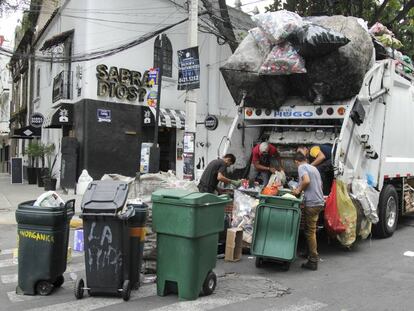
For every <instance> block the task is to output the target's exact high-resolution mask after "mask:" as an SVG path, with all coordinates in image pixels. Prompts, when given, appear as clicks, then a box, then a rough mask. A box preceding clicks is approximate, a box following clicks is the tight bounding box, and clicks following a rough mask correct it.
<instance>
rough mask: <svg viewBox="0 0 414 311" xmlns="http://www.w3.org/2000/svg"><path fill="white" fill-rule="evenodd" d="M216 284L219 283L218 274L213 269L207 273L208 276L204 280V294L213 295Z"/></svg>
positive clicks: (202, 291)
mask: <svg viewBox="0 0 414 311" xmlns="http://www.w3.org/2000/svg"><path fill="white" fill-rule="evenodd" d="M216 285H217V276H216V274H215V273H214V272H213V271H210V272H209V273H207V277H206V279H205V280H204V283H203V288H202V290H201V293H202V295H203V296H209V295H211V294H212V293H213V292H214V290H215V289H216Z"/></svg>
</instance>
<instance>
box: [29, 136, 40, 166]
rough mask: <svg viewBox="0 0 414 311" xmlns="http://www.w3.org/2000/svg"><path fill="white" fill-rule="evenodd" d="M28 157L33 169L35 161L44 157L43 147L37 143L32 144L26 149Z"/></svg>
mask: <svg viewBox="0 0 414 311" xmlns="http://www.w3.org/2000/svg"><path fill="white" fill-rule="evenodd" d="M26 153H27V156H28V157H29V159H30V164H31V167H34V164H35V160H36V159H38V158H39V157H41V156H42V147H41V144H39V143H38V142H36V141H33V142H30V143H29V145H28V146H27V148H26Z"/></svg>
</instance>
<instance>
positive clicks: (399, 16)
mask: <svg viewBox="0 0 414 311" xmlns="http://www.w3.org/2000/svg"><path fill="white" fill-rule="evenodd" d="M412 8H414V0H410V1H408V2H407V3H406V4H405V5H404V8H403V9H402V10H401V11H400V12H399V13H398V14H397V16H396V17H395V18H394V19H393V20H392V21H391V22H390V24H393V23H395V22H399V21H400V20H402V19H403V18H404V17H405V16H406V15H407V14H408V12H409V11H410V10H411V9H412Z"/></svg>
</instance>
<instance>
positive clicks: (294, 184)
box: [288, 180, 299, 190]
mask: <svg viewBox="0 0 414 311" xmlns="http://www.w3.org/2000/svg"><path fill="white" fill-rule="evenodd" d="M298 186H299V183H298V182H297V181H294V180H291V181H289V182H288V187H289V189H290V190H293V189H296V188H297V187H298Z"/></svg>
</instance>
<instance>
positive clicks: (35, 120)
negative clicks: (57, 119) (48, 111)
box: [30, 112, 45, 127]
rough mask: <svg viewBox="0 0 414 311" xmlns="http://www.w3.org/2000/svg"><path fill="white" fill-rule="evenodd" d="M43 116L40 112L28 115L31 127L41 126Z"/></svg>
mask: <svg viewBox="0 0 414 311" xmlns="http://www.w3.org/2000/svg"><path fill="white" fill-rule="evenodd" d="M44 120H45V117H44V116H43V115H42V114H41V113H38V112H36V113H33V114H32V115H31V116H30V125H31V126H33V127H42V124H43V121H44Z"/></svg>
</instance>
